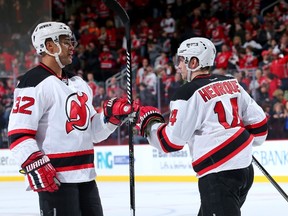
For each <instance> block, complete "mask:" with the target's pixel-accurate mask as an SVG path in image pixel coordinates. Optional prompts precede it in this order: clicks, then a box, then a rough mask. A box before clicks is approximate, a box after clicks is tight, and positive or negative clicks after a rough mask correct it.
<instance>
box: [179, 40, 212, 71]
mask: <svg viewBox="0 0 288 216" xmlns="http://www.w3.org/2000/svg"><path fill="white" fill-rule="evenodd" d="M215 56H216V48H215V45H214V44H213V43H212V42H211V41H210V40H209V39H207V38H203V37H193V38H190V39H187V40H185V41H183V42H182V43H181V44H180V46H179V48H178V50H177V61H178V58H179V57H184V62H185V65H186V68H187V70H188V71H191V72H194V71H196V70H198V69H199V68H203V67H207V66H213V64H214V60H215ZM192 57H195V58H197V59H198V61H199V66H198V67H197V68H195V69H193V70H192V69H191V68H189V62H190V60H191V58H192ZM177 65H178V64H177Z"/></svg>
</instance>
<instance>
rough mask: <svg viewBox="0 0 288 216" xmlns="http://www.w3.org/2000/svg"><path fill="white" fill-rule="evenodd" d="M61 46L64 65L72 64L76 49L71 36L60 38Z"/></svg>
mask: <svg viewBox="0 0 288 216" xmlns="http://www.w3.org/2000/svg"><path fill="white" fill-rule="evenodd" d="M59 44H60V46H61V49H62V52H61V54H60V61H61V63H62V64H63V65H68V64H71V63H72V57H73V53H74V48H75V46H76V45H75V41H74V40H73V39H72V38H71V37H69V36H60V43H59Z"/></svg>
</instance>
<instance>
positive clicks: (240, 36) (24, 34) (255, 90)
mask: <svg viewBox="0 0 288 216" xmlns="http://www.w3.org/2000/svg"><path fill="white" fill-rule="evenodd" d="M119 3H120V4H121V5H122V6H123V7H124V8H125V9H126V11H127V13H128V15H129V16H130V20H131V37H132V53H131V59H132V73H133V97H134V100H137V101H139V102H140V104H142V105H152V106H156V107H158V108H159V109H160V110H161V112H162V113H163V115H164V116H165V117H166V118H168V117H169V107H168V105H169V101H170V98H171V95H173V93H174V92H175V89H176V88H178V87H179V86H180V85H182V84H183V80H182V79H181V76H180V75H179V74H178V73H176V68H175V65H174V62H175V54H176V51H177V48H178V46H179V44H180V43H181V42H182V41H183V40H184V39H187V38H190V37H193V36H202V37H207V38H209V39H211V40H212V41H213V43H214V44H215V46H216V49H217V57H216V60H215V66H214V67H213V68H212V73H215V74H224V75H229V76H235V77H236V78H237V79H238V81H239V82H240V84H241V85H242V86H243V87H244V89H245V90H246V91H247V92H248V93H249V94H250V95H251V97H253V98H254V99H255V100H256V102H257V103H258V104H259V105H260V106H261V107H262V108H263V110H264V111H265V113H266V115H267V117H268V123H269V135H268V140H277V139H287V138H288V102H287V100H288V68H287V67H288V65H287V62H288V4H287V2H286V1H284V0H278V1H271V0H241V1H238V0H119ZM51 20H53V21H61V22H64V23H66V24H68V25H69V26H70V28H71V29H72V31H73V32H74V34H75V36H76V38H77V40H78V42H79V45H78V46H77V48H76V50H75V53H74V58H73V63H72V64H71V65H70V66H68V67H66V68H65V69H66V70H70V71H73V72H74V73H75V74H77V75H78V76H82V77H83V78H84V79H85V80H86V81H87V83H88V84H89V85H90V87H91V88H92V90H93V94H94V98H93V105H94V107H95V109H96V110H97V111H99V112H100V111H101V109H102V108H101V107H102V103H103V101H104V100H106V99H108V98H111V97H114V96H117V97H121V96H125V95H126V74H125V73H126V71H125V67H126V50H125V38H124V33H125V32H124V27H123V25H122V23H121V21H120V20H119V18H118V17H117V16H115V14H114V13H113V12H112V11H111V10H109V8H107V7H106V6H105V4H104V3H103V2H102V1H101V0H0V148H7V147H8V142H7V124H8V121H9V114H10V110H11V106H12V102H13V90H14V88H15V85H16V83H17V80H18V79H19V77H21V75H23V74H24V73H25V72H26V71H27V70H29V69H30V68H32V67H34V66H36V65H38V63H39V61H40V59H39V56H37V55H36V52H35V50H34V48H33V46H32V44H31V33H32V31H33V30H34V28H35V26H36V25H37V24H38V23H39V22H43V21H51ZM133 142H134V143H135V144H144V143H147V140H146V139H144V138H142V137H140V136H138V135H137V134H135V135H134V137H133ZM125 144H128V133H127V127H126V125H122V126H121V127H120V128H119V129H118V130H117V131H115V133H113V134H112V135H111V136H110V138H109V139H108V140H106V141H104V142H101V143H100V145H125ZM97 145H99V144H97Z"/></svg>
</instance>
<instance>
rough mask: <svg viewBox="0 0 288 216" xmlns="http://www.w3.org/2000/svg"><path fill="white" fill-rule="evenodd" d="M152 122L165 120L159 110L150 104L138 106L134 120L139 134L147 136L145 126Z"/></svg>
mask: <svg viewBox="0 0 288 216" xmlns="http://www.w3.org/2000/svg"><path fill="white" fill-rule="evenodd" d="M153 122H163V123H164V122H165V120H164V117H163V116H162V115H161V113H160V111H159V110H158V109H157V108H155V107H152V106H142V107H140V108H139V112H138V117H137V121H136V129H137V130H139V131H140V134H141V136H144V137H147V135H148V131H147V126H148V125H149V124H151V123H153Z"/></svg>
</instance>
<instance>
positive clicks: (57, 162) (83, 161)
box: [48, 153, 94, 169]
mask: <svg viewBox="0 0 288 216" xmlns="http://www.w3.org/2000/svg"><path fill="white" fill-rule="evenodd" d="M48 157H49V155H48ZM50 161H51V164H52V165H53V166H54V167H55V168H56V169H57V168H60V169H65V167H71V166H82V165H88V164H91V163H94V154H93V153H91V154H84V155H74V156H67V157H61V158H50Z"/></svg>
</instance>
